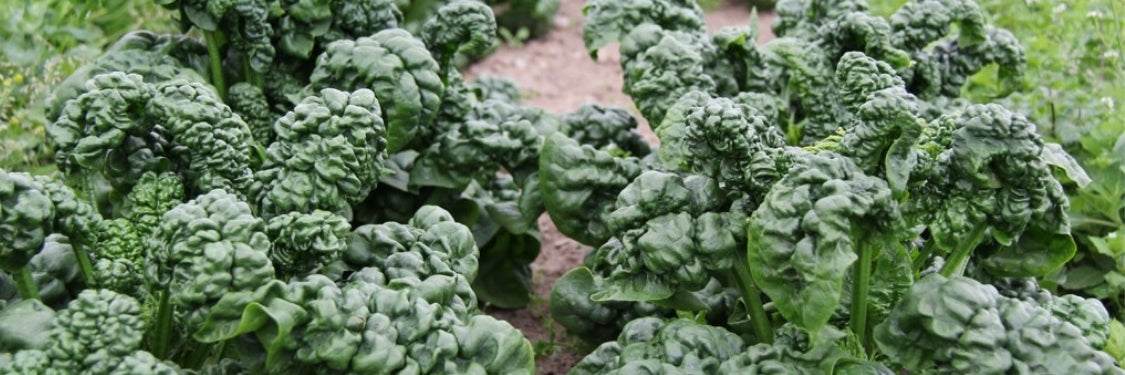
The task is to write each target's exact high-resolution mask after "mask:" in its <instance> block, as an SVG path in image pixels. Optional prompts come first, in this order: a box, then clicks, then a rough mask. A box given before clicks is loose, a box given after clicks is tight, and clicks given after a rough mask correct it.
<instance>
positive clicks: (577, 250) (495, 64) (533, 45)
mask: <svg viewBox="0 0 1125 375" xmlns="http://www.w3.org/2000/svg"><path fill="white" fill-rule="evenodd" d="M561 3H562V5H561V7H560V8H559V13H558V15H557V16H556V17H555V27H554V29H552V30H551V32H550V33H548V34H547V35H545V36H544V37H542V38H540V39H537V40H532V41H528V42H527V43H526V44H525V45H523V46H519V47H516V46H502V47H501V48H500V49H499V50H497V51H496V52H495V53H493V54H492V55H490V56H488V57H487V58H485V59H484V60H482V61H480V62H477V63H476V64H474V65H472V66H470V67H468V69H467V70H466V77H467V78H468V79H470V80H472V79H475V78H476V77H479V76H482V75H493V76H504V77H508V78H510V79H512V80H515V81H516V82H517V83H518V84H519V86H520V88H521V90H523V94H524V100H523V101H524V104H528V105H534V106H538V107H541V108H544V109H546V110H548V111H550V112H553V113H560V114H561V113H566V112H569V111H573V110H575V109H577V108H578V107H580V106H581V105H583V104H585V103H599V104H603V105H611V106H617V107H622V108H627V109H629V110H630V111H632V112H634V114H635V115H636V117H637V119H638V120H639V121H640V122H641V124H640V128H641V131H642V133H643V134H644V135H645V137H646V139H648V140H649V142H650V143H653V144H655V143H656V142H657V140H656V137H655V136H654V135H653V134H652V131H651V130H650V129H649V127H648V124H647V123H645V122H644V120H643V119H642V118H641V117H640V115H639V114H637V113H636V108H635V107H634V106H633V104H632V100H630V99H629V97H628V96H626V95H625V94H624V93H622V92H621V88H622V78H621V77H622V73H621V67H620V55H619V54H618V52H617V46H616V45H612V46H608V47H606V48H603V49H602V50H601V51H599V53H598V59H597V60H594V59H591V58H590V56H589V55H587V54H586V49H585V46H584V45H583V42H582V21H583V20H582V4H583V3H584V1H582V0H562V1H561ZM759 16H760V21H759V28H760V29H761V35H763V38H764V39H768V38H772V34H770V32H769V25H770V23H772V16H773V15H772V14H768V13H763V14H760V15H759ZM706 18H707V25H708V29H710V30H711V31H716V30H718V29H720V28H723V27H727V26H745V25H747V24H748V23H749V20H750V9H749V7H748V6H747V5H746V4H745V2H739V1H730V0H727V1H724V2H723V4H722V5H721V6H719V7H718V9H715V10H713V11H709V12H707V14H706ZM539 227H540V229H541V230H542V240H543V245H542V248H541V252H540V254H539V258H538V259H536V260H535V263H534V264H532V270H533V275H534V276H533V280H532V282H533V289H534V292H535V294H536V297H533V299H532V303H531V306H529V307H528V308H527V309H522V310H507V311H505V310H492V311H489V313H490V314H492V315H493V316H496V317H497V318H500V319H504V320H506V321H508V322H509V323H511V324H512V325H514V326H516V328H519V329H520V330H522V331H523V332H524V334H525V335H526V336H527V338H528V339H529V340H531V342H532V344H533V345H535V347H536V352H537V354H538V355H539V357H538V358H536V373H537V374H565V373H567V371H569V370H570V368H571V367H572V366H573V365H574V364H575V363H577V362H578V361H579V360H581V359H582V356H584V355H585V350H584V349H583V348H580V345H579V343H578V342H577V340H574V339H570V338H567V337H566V334H565V332H564V331H565V330H564V329H563V328H562V327H559V326H557V325H555V324H554V323H553V322H552V321H551V318H550V313H549V311H548V301H549V298H550V294H551V287H552V286H553V285H554V284H555V280H557V279H558V278H559V277H560V276H562V275H563V274H564V273H566V272H567V271H569V270H570V269H572V268H574V267H576V266H577V265H578V264H580V263H581V262H582V257H583V256H585V254H586V251H587V250H588V248H587V247H586V246H583V245H581V244H578V243H576V242H574V241H572V240H570V239H569V238H566V237H565V236H563V235H561V234H559V232H558V231H557V230H556V229H555V226H554V224H553V223H551V219H550V218H549V217H548V216H547V215H546V214H544V215H543V216H542V217H540V218H539Z"/></svg>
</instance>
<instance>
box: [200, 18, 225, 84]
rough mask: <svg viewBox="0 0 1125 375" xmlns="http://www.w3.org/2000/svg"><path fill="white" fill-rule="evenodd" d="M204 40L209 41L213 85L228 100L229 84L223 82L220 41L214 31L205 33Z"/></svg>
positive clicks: (208, 52) (208, 50) (208, 48)
mask: <svg viewBox="0 0 1125 375" xmlns="http://www.w3.org/2000/svg"><path fill="white" fill-rule="evenodd" d="M203 39H204V40H206V41H207V54H208V55H210V56H211V84H212V85H214V86H215V91H218V93H219V97H220V98H223V99H226V98H227V84H226V83H225V81H224V80H223V57H222V56H221V55H220V52H219V40H218V38H217V37H216V36H215V32H214V31H204V32H203Z"/></svg>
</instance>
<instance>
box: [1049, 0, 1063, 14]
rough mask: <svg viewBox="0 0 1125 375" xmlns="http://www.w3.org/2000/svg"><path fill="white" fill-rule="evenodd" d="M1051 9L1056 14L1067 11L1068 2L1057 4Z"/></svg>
mask: <svg viewBox="0 0 1125 375" xmlns="http://www.w3.org/2000/svg"><path fill="white" fill-rule="evenodd" d="M1051 11H1052V12H1053V13H1055V14H1059V13H1062V12H1065V11H1066V3H1059V5H1055V8H1054V9H1052V10H1051Z"/></svg>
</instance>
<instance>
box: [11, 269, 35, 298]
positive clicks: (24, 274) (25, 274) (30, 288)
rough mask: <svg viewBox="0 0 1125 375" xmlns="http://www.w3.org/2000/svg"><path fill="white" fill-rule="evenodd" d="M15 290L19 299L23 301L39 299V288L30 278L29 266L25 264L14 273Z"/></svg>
mask: <svg viewBox="0 0 1125 375" xmlns="http://www.w3.org/2000/svg"><path fill="white" fill-rule="evenodd" d="M15 276H16V277H15V279H16V288H17V289H19V291H20V297H23V299H39V287H38V286H37V285H35V279H33V278H31V265H30V264H25V265H23V267H20V269H19V270H17V271H16V275H15Z"/></svg>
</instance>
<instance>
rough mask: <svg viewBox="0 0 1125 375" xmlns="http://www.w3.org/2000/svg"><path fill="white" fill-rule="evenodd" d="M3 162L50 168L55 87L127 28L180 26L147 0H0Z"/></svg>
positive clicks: (31, 168) (42, 170)
mask: <svg viewBox="0 0 1125 375" xmlns="http://www.w3.org/2000/svg"><path fill="white" fill-rule="evenodd" d="M0 14H3V15H4V18H3V19H0V168H2V169H6V170H20V171H29V172H32V173H48V172H50V171H51V170H53V169H54V166H53V161H54V156H53V153H52V151H51V149H50V147H49V146H48V144H47V142H46V138H45V137H46V136H45V131H44V127H45V125H46V124H47V123H48V122H49V120H50V119H47V118H46V116H45V115H44V114H43V108H44V103H45V101H46V99H47V97H48V95H50V92H51V90H52V89H53V88H54V87H55V85H57V84H58V83H59V82H61V81H62V80H63V79H65V78H66V77H67V76H69V75H70V74H71V73H72V72H74V70H75V69H77V68H79V67H81V66H82V65H84V64H86V63H87V62H89V61H91V60H93V59H94V58H96V57H97V56H98V55H99V54H100V53H101V51H102V49H103V48H104V47H105V46H107V45H108V44H110V43H112V42H113V41H115V40H117V39H118V38H120V37H121V35H124V34H125V33H126V32H129V31H131V30H136V29H142V28H144V29H150V30H155V31H158V32H172V31H175V29H174V25H172V24H171V21H170V20H171V17H169V16H168V15H167V14H168V11H166V10H164V9H163V8H160V7H158V6H156V5H155V4H154V2H152V1H147V0H34V1H33V0H11V1H3V2H0Z"/></svg>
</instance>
